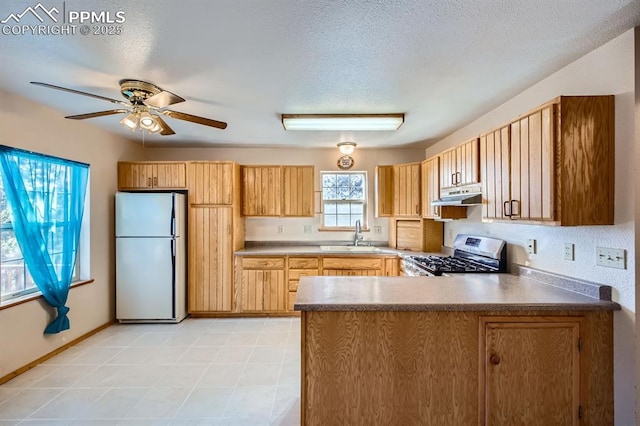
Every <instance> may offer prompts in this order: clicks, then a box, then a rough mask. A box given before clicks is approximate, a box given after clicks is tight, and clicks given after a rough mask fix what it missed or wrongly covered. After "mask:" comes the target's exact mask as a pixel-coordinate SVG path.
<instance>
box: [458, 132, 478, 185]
mask: <svg viewBox="0 0 640 426" xmlns="http://www.w3.org/2000/svg"><path fill="white" fill-rule="evenodd" d="M479 160H480V157H479V156H478V138H474V139H471V140H470V141H468V142H465V143H463V144H462V145H460V146H458V147H456V170H455V171H456V173H457V175H456V185H469V184H473V183H478V182H479V180H478V179H479V176H478V168H479Z"/></svg>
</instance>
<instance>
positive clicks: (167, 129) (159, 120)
mask: <svg viewBox="0 0 640 426" xmlns="http://www.w3.org/2000/svg"><path fill="white" fill-rule="evenodd" d="M154 118H155V120H156V122H157V123H158V124H159V125H160V128H161V129H162V130H160V134H161V135H162V136H169V135H175V134H176V132H174V131H173V129H172V128H171V127H169V125H168V124H167V122H166V121H164V120H163V119H162V118H160V116H158V115H155V116H154Z"/></svg>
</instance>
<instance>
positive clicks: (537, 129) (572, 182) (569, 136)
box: [480, 96, 615, 226]
mask: <svg viewBox="0 0 640 426" xmlns="http://www.w3.org/2000/svg"><path fill="white" fill-rule="evenodd" d="M614 126H615V123H614V97H613V96H561V97H559V98H556V99H554V100H552V101H550V102H548V103H546V104H544V105H542V106H540V107H538V108H536V109H534V110H533V111H531V112H528V113H526V114H524V115H522V116H520V117H518V118H517V119H515V120H513V121H512V122H511V123H509V124H508V125H507V126H504V127H502V128H500V129H498V130H495V131H492V132H489V133H487V134H485V135H482V136H481V149H480V151H481V158H482V161H481V170H482V172H481V173H482V184H483V194H484V201H483V216H482V217H483V220H488V221H491V220H512V221H519V222H528V223H538V224H552V225H563V226H579V225H611V224H613V219H614V217H613V215H614V175H615V170H614V148H615V147H614V144H615V140H614Z"/></svg>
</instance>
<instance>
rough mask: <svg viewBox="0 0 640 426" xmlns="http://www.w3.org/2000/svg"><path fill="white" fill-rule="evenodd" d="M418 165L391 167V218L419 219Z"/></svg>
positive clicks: (409, 164)
mask: <svg viewBox="0 0 640 426" xmlns="http://www.w3.org/2000/svg"><path fill="white" fill-rule="evenodd" d="M420 207H421V205H420V163H408V164H396V165H394V166H393V216H395V217H413V218H419V217H421V213H420Z"/></svg>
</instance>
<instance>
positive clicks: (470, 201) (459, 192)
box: [431, 185, 482, 207]
mask: <svg viewBox="0 0 640 426" xmlns="http://www.w3.org/2000/svg"><path fill="white" fill-rule="evenodd" d="M477 204H482V191H481V187H480V185H472V186H466V187H458V188H451V189H450V190H448V191H442V194H441V195H440V198H439V199H437V200H435V201H432V202H431V205H432V206H462V207H466V206H474V205H477Z"/></svg>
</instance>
